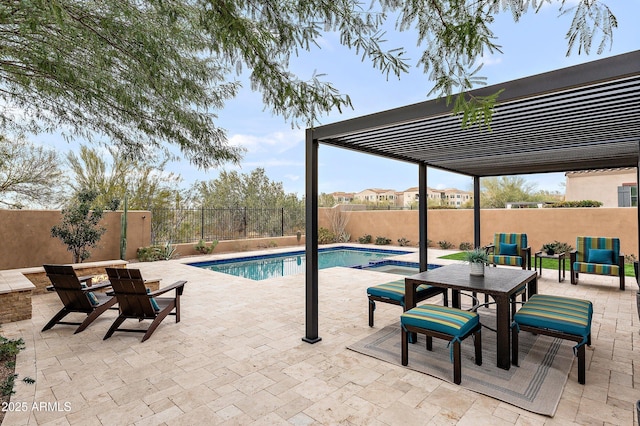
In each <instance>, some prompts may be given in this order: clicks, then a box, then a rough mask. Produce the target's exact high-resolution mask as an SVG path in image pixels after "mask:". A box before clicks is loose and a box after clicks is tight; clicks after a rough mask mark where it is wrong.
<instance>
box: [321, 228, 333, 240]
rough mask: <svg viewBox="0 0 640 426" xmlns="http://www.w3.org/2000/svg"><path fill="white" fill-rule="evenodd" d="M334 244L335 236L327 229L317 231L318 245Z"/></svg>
mask: <svg viewBox="0 0 640 426" xmlns="http://www.w3.org/2000/svg"><path fill="white" fill-rule="evenodd" d="M335 242H336V234H334V233H333V232H331V230H329V229H327V228H320V229H318V244H331V243H335Z"/></svg>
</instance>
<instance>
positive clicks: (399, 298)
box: [367, 278, 449, 327]
mask: <svg viewBox="0 0 640 426" xmlns="http://www.w3.org/2000/svg"><path fill="white" fill-rule="evenodd" d="M438 294H442V299H443V302H444V305H448V304H449V298H448V293H447V289H445V288H438V287H432V286H430V285H421V286H418V288H417V289H416V302H421V301H423V300H426V299H429V298H430V297H433V296H437V295H438ZM367 296H368V297H369V327H373V311H375V310H376V302H384V303H391V304H393V305H399V306H402V310H403V311H404V278H401V279H399V280H395V281H391V282H388V283H384V284H380V285H376V286H373V287H369V288H368V289H367Z"/></svg>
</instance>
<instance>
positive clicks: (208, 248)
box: [194, 240, 218, 254]
mask: <svg viewBox="0 0 640 426" xmlns="http://www.w3.org/2000/svg"><path fill="white" fill-rule="evenodd" d="M217 245H218V240H213V241H211V244H209V245H207V243H205V242H204V240H200V241H198V244H196V246H195V247H194V249H195V250H196V251H198V252H200V253H202V254H209V253H211V252H212V251H213V250H214V249H215V248H216V246H217Z"/></svg>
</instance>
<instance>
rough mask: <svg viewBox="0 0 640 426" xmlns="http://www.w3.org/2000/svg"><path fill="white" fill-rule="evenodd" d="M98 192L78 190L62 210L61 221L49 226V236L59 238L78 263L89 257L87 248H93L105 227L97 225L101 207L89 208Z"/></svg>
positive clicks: (100, 216) (101, 213) (101, 212)
mask: <svg viewBox="0 0 640 426" xmlns="http://www.w3.org/2000/svg"><path fill="white" fill-rule="evenodd" d="M97 196H98V193H97V192H95V191H91V190H83V191H80V192H79V193H78V194H77V195H76V197H75V199H74V201H73V203H72V205H71V206H70V207H68V208H66V209H63V210H62V223H61V224H60V225H54V226H53V227H52V228H51V236H52V237H56V238H60V239H61V240H62V242H63V243H64V244H66V246H67V250H69V251H70V252H72V253H73V263H80V262H82V261H83V260H86V259H88V258H89V257H91V252H90V251H89V248H95V247H96V246H97V245H98V241H100V238H101V237H102V235H103V234H104V233H105V232H106V228H104V227H101V226H98V223H99V222H100V220H101V219H102V215H103V211H102V209H101V208H94V209H93V211H92V210H91V203H93V201H94V200H95V199H96V197H97Z"/></svg>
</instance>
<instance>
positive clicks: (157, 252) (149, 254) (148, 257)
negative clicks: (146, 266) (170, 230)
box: [136, 242, 178, 262]
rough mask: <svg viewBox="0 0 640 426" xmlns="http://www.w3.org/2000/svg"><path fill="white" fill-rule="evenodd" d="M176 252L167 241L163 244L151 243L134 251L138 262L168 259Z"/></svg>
mask: <svg viewBox="0 0 640 426" xmlns="http://www.w3.org/2000/svg"><path fill="white" fill-rule="evenodd" d="M177 254H178V253H177V251H176V248H175V247H174V246H173V245H171V243H169V242H167V243H166V244H164V245H153V246H149V247H140V248H138V250H137V251H136V255H137V257H138V260H139V261H140V262H155V261H156V260H169V259H171V258H173V257H174V256H176V255H177Z"/></svg>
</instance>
